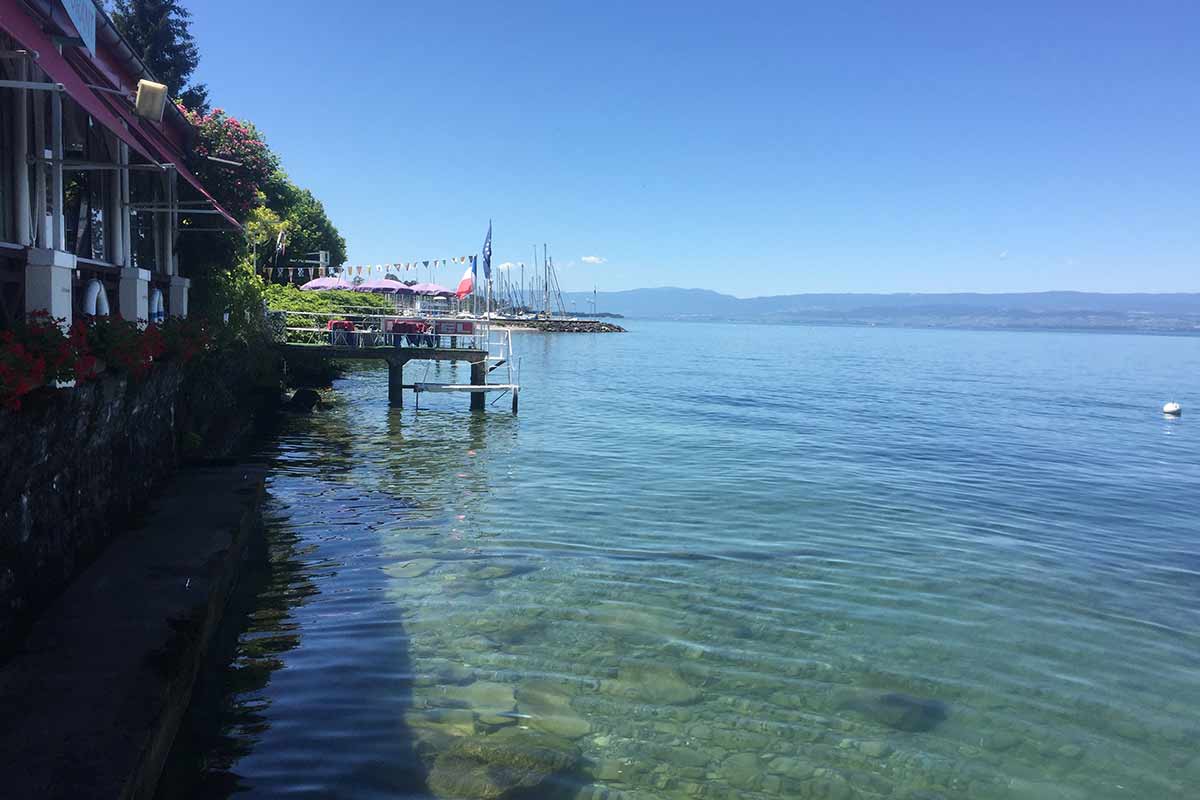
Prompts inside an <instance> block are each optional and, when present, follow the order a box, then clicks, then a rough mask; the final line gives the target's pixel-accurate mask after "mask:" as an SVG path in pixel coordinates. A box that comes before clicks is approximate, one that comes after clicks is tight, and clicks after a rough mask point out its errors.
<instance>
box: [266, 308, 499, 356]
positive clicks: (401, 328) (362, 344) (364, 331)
mask: <svg viewBox="0 0 1200 800" xmlns="http://www.w3.org/2000/svg"><path fill="white" fill-rule="evenodd" d="M267 322H268V325H269V326H270V328H271V331H272V333H273V335H274V337H275V341H277V342H279V343H281V344H305V345H314V346H318V345H330V346H334V347H350V348H380V347H392V348H395V347H406V348H427V349H430V350H436V349H443V350H446V349H449V350H487V349H488V335H489V332H490V326H489V325H488V323H487V321H486V320H476V319H459V318H455V317H449V316H433V315H426V314H421V315H419V316H413V315H406V314H404V313H392V314H386V313H382V314H381V313H379V309H378V308H371V309H370V312H365V311H354V310H341V311H268V312H267Z"/></svg>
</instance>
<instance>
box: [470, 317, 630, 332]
mask: <svg viewBox="0 0 1200 800" xmlns="http://www.w3.org/2000/svg"><path fill="white" fill-rule="evenodd" d="M492 324H493V325H496V326H500V327H505V328H522V329H525V330H533V331H541V332H542V333H625V329H624V328H622V327H621V326H620V325H614V324H613V323H611V322H601V321H600V320H596V319H512V320H500V319H497V320H492Z"/></svg>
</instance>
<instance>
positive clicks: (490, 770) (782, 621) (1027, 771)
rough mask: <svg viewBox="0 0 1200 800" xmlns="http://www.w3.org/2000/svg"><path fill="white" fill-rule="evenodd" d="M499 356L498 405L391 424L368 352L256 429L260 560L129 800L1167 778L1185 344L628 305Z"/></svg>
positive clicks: (1186, 432)
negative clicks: (140, 791)
mask: <svg viewBox="0 0 1200 800" xmlns="http://www.w3.org/2000/svg"><path fill="white" fill-rule="evenodd" d="M522 344H523V345H524V348H523V352H524V354H525V361H524V365H523V366H524V369H523V372H524V375H523V377H524V382H525V384H526V387H527V388H526V392H525V395H524V397H523V400H524V402H523V404H522V405H523V409H522V415H521V416H520V417H519V418H518V417H513V416H511V415H509V414H508V413H490V414H487V415H471V414H469V413H468V412H467V411H466V408H465V406H466V401H465V398H461V397H453V396H440V397H435V398H432V399H431V400H430V401H429V403H428V404H427V403H426V399H423V400H422V408H421V409H420V410H419V411H417V410H415V409H412V408H405V409H404V410H403V411H399V410H389V409H388V408H387V407H386V380H385V379H384V376H383V374H382V372H381V371H380V370H378V369H376V368H373V367H370V366H364V367H363V368H362V369H361V371H355V372H353V373H352V374H351V375H350V376H349V377H348V378H347V379H346V380H344V381H342V382H340V383H339V385H338V387H337V392H336V396H337V400H338V402H337V404H336V406H335V407H334V408H331V409H328V410H326V411H323V412H319V413H317V414H315V415H314V416H312V417H301V418H295V419H291V420H289V421H287V423H286V425H285V430H284V431H283V433H282V435H281V436H280V438H279V440H278V442H277V443H276V444H275V445H273V446H272V448H270V449H269V451H268V452H265V453H264V454H263V457H264V458H266V459H267V460H268V461H269V462H270V464H271V473H270V474H271V477H270V485H269V491H270V497H271V519H270V525H269V528H270V530H269V547H270V551H269V557H268V559H267V562H268V566H267V568H266V569H265V570H263V574H262V576H260V577H259V578H258V579H257V580H250V581H247V583H246V585H245V587H244V589H245V591H246V594H247V597H246V607H247V608H249V609H250V610H249V612H248V614H247V615H246V617H245V618H244V620H242V625H241V627H240V629H238V630H234V631H232V636H231V638H230V642H229V647H230V649H229V659H228V660H229V667H228V668H227V669H224V670H220V671H217V672H216V673H215V674H214V676H213V677H212V678H211V679H210V680H209V681H207V682H206V693H205V694H204V695H202V696H201V697H200V698H198V700H197V702H196V703H195V704H194V708H193V712H192V714H191V717H190V720H189V725H188V727H187V731H188V735H187V737H185V738H184V739H181V741H180V743H179V745H178V746H177V747H176V752H175V754H174V755H173V762H172V767H171V772H170V773H169V776H168V781H167V783H166V784H165V785H164V790H163V794H164V796H171V797H182V796H188V794H189V791H190V793H191V795H192V796H195V797H214V796H229V795H231V794H233V793H239V792H245V793H248V794H250V795H259V796H274V795H280V794H289V793H290V794H297V795H300V796H314V797H431V796H432V797H478V798H495V797H564V798H580V799H581V800H591V798H597V799H599V798H614V799H616V798H631V799H632V798H659V797H661V798H683V797H705V798H759V797H761V798H776V797H801V798H809V797H811V798H876V797H879V798H883V797H887V798H909V799H910V800H916V798H926V800H928V799H929V798H939V797H940V798H947V799H948V798H972V800H975V799H976V798H983V799H985V800H986V799H987V798H1017V799H1023V798H1029V799H1033V798H1039V799H1045V800H1050V799H1051V798H1062V799H1064V800H1073V799H1074V798H1079V799H1080V800H1083V799H1084V798H1130V797H1136V798H1142V797H1145V798H1150V797H1182V796H1187V795H1188V793H1189V792H1190V791H1192V788H1193V787H1194V786H1195V785H1196V782H1197V781H1198V780H1200V757H1197V756H1196V755H1195V753H1196V752H1197V745H1200V723H1197V722H1196V720H1195V715H1194V709H1195V708H1196V707H1197V704H1198V703H1200V680H1198V678H1200V670H1198V665H1197V662H1196V656H1195V654H1196V653H1197V652H1200V649H1198V645H1200V642H1197V641H1196V639H1197V637H1196V630H1197V622H1198V613H1197V612H1198V609H1200V591H1198V589H1200V581H1198V580H1197V579H1198V578H1200V574H1198V573H1200V555H1198V553H1197V545H1196V543H1195V534H1196V533H1197V526H1196V524H1195V522H1194V500H1195V498H1196V497H1197V496H1200V492H1198V491H1197V490H1200V466H1198V465H1200V459H1198V458H1197V456H1198V455H1200V436H1198V435H1197V434H1196V433H1195V430H1196V428H1195V426H1189V425H1187V421H1186V420H1169V421H1167V420H1163V419H1162V418H1161V416H1160V415H1157V414H1156V413H1155V411H1156V409H1157V408H1158V407H1159V406H1161V397H1165V396H1188V395H1189V393H1188V391H1187V390H1188V389H1189V388H1190V389H1192V390H1193V391H1192V392H1191V394H1193V395H1194V394H1195V391H1194V390H1195V389H1197V388H1200V386H1198V385H1197V383H1196V381H1197V379H1196V377H1195V376H1197V375H1200V370H1198V369H1197V367H1198V366H1200V341H1198V340H1195V339H1152V338H1147V337H1108V336H1069V335H1054V334H978V333H974V334H971V333H961V334H960V333H947V332H938V333H932V332H917V331H880V330H853V329H847V330H808V329H798V328H766V327H758V326H744V327H742V326H719V325H711V326H710V325H706V326H700V325H679V324H676V325H669V324H661V325H648V324H643V325H639V326H635V330H634V332H633V333H632V334H630V335H628V336H621V337H616V336H609V337H604V336H578V337H570V336H560V337H552V336H551V337H546V336H531V337H525V338H524V341H523V342H522ZM701 344H702V345H703V353H704V359H703V361H702V362H700V361H698V360H697V351H696V348H697V347H698V346H700V345H701ZM409 369H410V370H414V371H416V370H420V369H421V367H419V366H415V365H414V366H410V368H409ZM451 379H453V378H452V376H450V375H442V376H440V377H439V378H438V380H451ZM1063 398H1071V399H1072V402H1071V403H1070V404H1064V403H1063V402H1062V399H1063ZM235 627H236V626H235Z"/></svg>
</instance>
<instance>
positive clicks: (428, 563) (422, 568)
mask: <svg viewBox="0 0 1200 800" xmlns="http://www.w3.org/2000/svg"><path fill="white" fill-rule="evenodd" d="M437 565H438V562H437V561H435V560H434V559H432V558H414V559H413V560H412V561H401V562H400V563H399V564H388V565H387V566H386V567H384V568H383V571H384V572H386V573H387V574H388V575H391V576H392V577H393V578H419V577H421V576H422V575H424V574H425V573H427V572H429V571H430V570H431V569H433V568H434V567H436V566H437Z"/></svg>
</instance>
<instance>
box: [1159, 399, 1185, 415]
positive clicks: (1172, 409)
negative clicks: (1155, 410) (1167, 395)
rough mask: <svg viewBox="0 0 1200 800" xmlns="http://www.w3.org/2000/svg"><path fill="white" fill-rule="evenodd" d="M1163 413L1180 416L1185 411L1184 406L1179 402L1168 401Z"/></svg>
mask: <svg viewBox="0 0 1200 800" xmlns="http://www.w3.org/2000/svg"><path fill="white" fill-rule="evenodd" d="M1163 413H1164V414H1166V415H1167V416H1169V417H1178V416H1179V415H1180V414H1182V413H1183V406H1181V405H1179V403H1176V402H1174V401H1172V402H1170V403H1167V404H1166V405H1165V406H1163Z"/></svg>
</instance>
